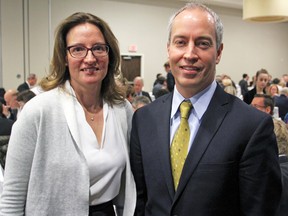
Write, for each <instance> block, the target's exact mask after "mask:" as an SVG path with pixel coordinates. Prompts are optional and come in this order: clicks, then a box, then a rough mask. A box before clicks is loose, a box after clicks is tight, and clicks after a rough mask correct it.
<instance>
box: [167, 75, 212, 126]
mask: <svg viewBox="0 0 288 216" xmlns="http://www.w3.org/2000/svg"><path fill="white" fill-rule="evenodd" d="M216 87H217V84H216V81H215V80H214V81H213V82H212V83H211V85H209V86H208V87H207V88H205V89H204V90H202V91H201V92H199V93H198V94H196V95H194V96H193V97H191V98H189V100H190V101H191V103H192V104H193V112H195V115H196V116H197V117H198V119H199V120H200V119H201V118H202V116H203V115H204V113H205V112H206V110H207V107H208V105H209V103H210V101H211V99H212V96H213V94H214V92H215V90H216ZM183 100H185V98H184V97H183V96H182V95H181V94H180V93H179V91H178V90H177V86H176V85H175V87H174V92H173V99H172V109H171V116H170V118H171V119H172V118H173V117H174V116H175V115H176V116H177V113H178V108H179V106H180V104H181V103H182V101H183Z"/></svg>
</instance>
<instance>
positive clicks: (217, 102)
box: [174, 86, 229, 202]
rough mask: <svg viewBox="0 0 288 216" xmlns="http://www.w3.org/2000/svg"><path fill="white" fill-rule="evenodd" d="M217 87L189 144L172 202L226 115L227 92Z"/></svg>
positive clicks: (182, 188) (191, 173) (184, 184)
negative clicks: (191, 142)
mask: <svg viewBox="0 0 288 216" xmlns="http://www.w3.org/2000/svg"><path fill="white" fill-rule="evenodd" d="M219 88H221V87H219V86H217V88H216V91H215V93H214V95H213V98H212V100H211V102H210V104H209V106H208V108H207V111H206V112H205V114H204V116H203V120H202V123H201V125H200V127H199V130H198V132H197V134H196V137H195V139H194V142H193V145H192V146H191V149H190V151H189V153H188V155H187V158H186V161H185V164H184V167H183V171H182V175H181V178H180V182H179V185H178V189H177V193H176V195H175V197H174V202H175V200H176V199H177V198H178V197H179V195H180V194H181V191H182V190H184V188H185V186H186V184H187V182H188V181H189V178H191V176H192V175H193V173H194V171H195V169H196V168H197V165H198V164H199V162H200V160H201V158H202V155H203V154H204V153H205V151H206V149H207V148H208V147H209V144H210V142H211V140H212V138H213V136H214V135H215V133H216V132H217V130H218V128H219V127H220V125H221V123H222V121H223V120H224V118H225V116H226V113H227V112H228V107H229V106H227V104H228V100H227V98H228V97H227V94H225V93H224V91H223V90H222V89H219Z"/></svg>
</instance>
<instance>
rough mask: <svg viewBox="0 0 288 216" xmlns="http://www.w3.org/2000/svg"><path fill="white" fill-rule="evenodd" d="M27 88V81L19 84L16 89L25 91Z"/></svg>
mask: <svg viewBox="0 0 288 216" xmlns="http://www.w3.org/2000/svg"><path fill="white" fill-rule="evenodd" d="M28 89H29V85H28V84H27V82H24V83H22V84H21V85H19V86H18V88H17V90H18V91H19V92H22V91H25V90H28Z"/></svg>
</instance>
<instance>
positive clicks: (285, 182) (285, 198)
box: [251, 94, 288, 216]
mask: <svg viewBox="0 0 288 216" xmlns="http://www.w3.org/2000/svg"><path fill="white" fill-rule="evenodd" d="M251 106H253V107H255V108H257V109H258V110H260V111H263V112H266V113H267V114H269V115H271V116H272V115H273V109H274V100H273V98H272V97H271V96H269V95H264V94H256V95H255V96H254V98H253V100H252V102H251ZM273 122H274V133H275V135H276V139H277V145H278V151H279V163H280V168H281V173H282V195H281V201H280V206H279V209H278V213H277V214H276V216H284V215H285V216H286V215H287V212H288V158H287V155H288V129H287V127H286V124H285V123H284V122H283V121H282V120H278V119H276V118H273Z"/></svg>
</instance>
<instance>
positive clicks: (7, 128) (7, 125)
mask: <svg viewBox="0 0 288 216" xmlns="http://www.w3.org/2000/svg"><path fill="white" fill-rule="evenodd" d="M13 123H14V121H12V120H10V119H7V118H4V117H0V136H3V135H5V136H7V135H10V134H11V129H12V126H13Z"/></svg>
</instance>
